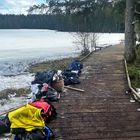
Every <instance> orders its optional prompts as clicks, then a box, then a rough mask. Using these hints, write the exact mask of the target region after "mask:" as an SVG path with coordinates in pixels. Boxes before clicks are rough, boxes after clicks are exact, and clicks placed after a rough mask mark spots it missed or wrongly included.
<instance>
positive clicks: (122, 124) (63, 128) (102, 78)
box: [50, 45, 140, 140]
mask: <svg viewBox="0 0 140 140" xmlns="http://www.w3.org/2000/svg"><path fill="white" fill-rule="evenodd" d="M76 87H77V88H82V89H84V90H85V92H76V91H72V90H67V92H66V93H64V94H63V95H62V97H61V100H60V101H59V103H56V104H55V106H56V107H57V110H58V118H57V119H56V120H55V121H53V122H52V123H51V124H50V127H51V128H52V129H53V131H54V132H55V133H56V140H61V139H62V140H88V139H91V140H94V139H95V140H97V139H104V140H140V121H139V120H140V112H138V111H137V108H138V107H139V104H138V103H137V102H135V103H130V101H129V100H130V99H129V97H128V95H125V91H126V90H127V88H128V87H127V80H126V75H125V68H124V61H123V46H122V45H116V46H112V47H110V48H106V49H103V50H101V51H99V52H96V53H94V54H92V55H91V56H90V57H89V58H88V59H86V60H85V61H84V69H83V73H82V75H81V84H80V85H76Z"/></svg>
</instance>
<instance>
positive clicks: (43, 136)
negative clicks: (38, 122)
mask: <svg viewBox="0 0 140 140" xmlns="http://www.w3.org/2000/svg"><path fill="white" fill-rule="evenodd" d="M13 137H14V140H53V139H54V134H53V131H52V130H51V129H50V128H49V127H48V126H45V127H44V129H43V130H39V129H36V130H33V131H32V132H27V131H22V133H17V134H14V136H13Z"/></svg>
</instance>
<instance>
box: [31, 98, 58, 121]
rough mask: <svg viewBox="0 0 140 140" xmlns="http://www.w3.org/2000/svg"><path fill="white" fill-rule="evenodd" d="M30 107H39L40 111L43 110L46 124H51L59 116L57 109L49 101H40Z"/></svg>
mask: <svg viewBox="0 0 140 140" xmlns="http://www.w3.org/2000/svg"><path fill="white" fill-rule="evenodd" d="M30 105H32V106H34V107H37V108H39V109H42V114H41V115H42V117H43V119H44V121H45V123H49V122H50V121H52V120H53V119H55V118H56V116H57V113H56V109H55V107H54V106H53V105H52V104H51V103H50V102H48V101H44V100H39V101H35V102H33V103H30Z"/></svg>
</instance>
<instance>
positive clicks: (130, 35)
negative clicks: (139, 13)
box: [125, 0, 136, 63]
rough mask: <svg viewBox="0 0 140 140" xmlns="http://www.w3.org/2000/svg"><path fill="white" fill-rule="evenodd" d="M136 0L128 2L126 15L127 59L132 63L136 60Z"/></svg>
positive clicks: (128, 0)
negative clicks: (134, 22) (134, 23)
mask: <svg viewBox="0 0 140 140" xmlns="http://www.w3.org/2000/svg"><path fill="white" fill-rule="evenodd" d="M133 21H134V0H126V15H125V58H126V61H127V62H129V63H131V62H133V61H134V60H135V58H136V53H135V34H134V25H133Z"/></svg>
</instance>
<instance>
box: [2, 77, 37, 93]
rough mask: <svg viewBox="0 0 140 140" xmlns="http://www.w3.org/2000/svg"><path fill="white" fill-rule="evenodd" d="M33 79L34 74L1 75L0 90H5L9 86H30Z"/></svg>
mask: <svg viewBox="0 0 140 140" xmlns="http://www.w3.org/2000/svg"><path fill="white" fill-rule="evenodd" d="M33 80H34V75H33V74H24V75H17V76H0V90H4V89H7V88H23V87H24V88H25V87H27V88H28V87H29V86H30V85H31V81H33Z"/></svg>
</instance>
